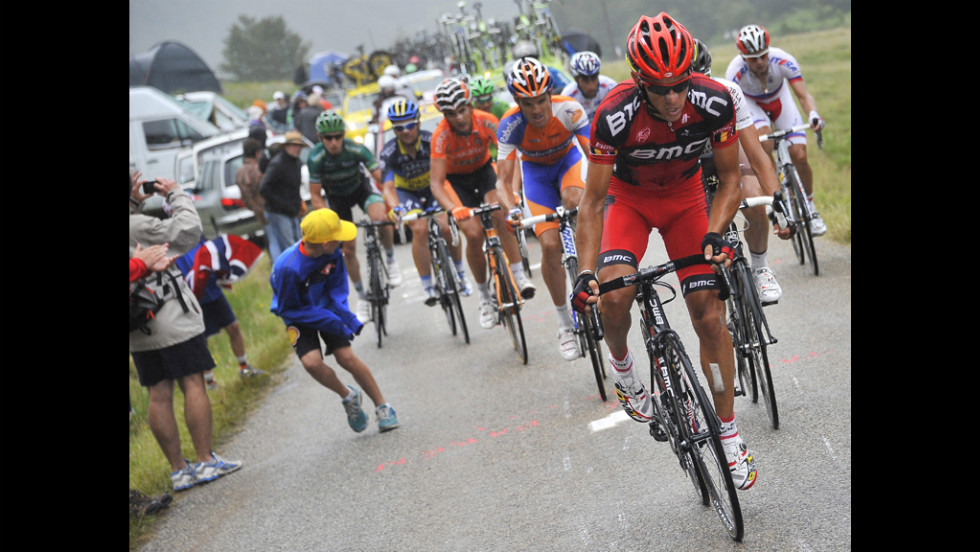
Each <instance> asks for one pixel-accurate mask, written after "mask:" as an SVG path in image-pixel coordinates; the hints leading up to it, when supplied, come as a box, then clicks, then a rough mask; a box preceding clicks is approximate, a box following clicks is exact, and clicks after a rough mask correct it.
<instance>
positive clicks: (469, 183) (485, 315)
mask: <svg viewBox="0 0 980 552" xmlns="http://www.w3.org/2000/svg"><path fill="white" fill-rule="evenodd" d="M435 102H436V107H438V108H439V111H441V112H442V114H443V116H444V119H443V120H442V121H439V124H438V125H437V126H436V129H435V130H434V131H433V132H432V151H431V153H430V161H429V179H430V186H429V189H430V190H431V191H432V195H433V196H434V197H435V198H436V201H438V202H439V204H440V205H442V206H443V207H444V208H445V209H446V210H447V211H449V212H450V213H452V215H453V218H455V219H456V222H457V224H458V225H459V228H460V230H461V231H462V232H463V234H464V235H465V236H466V261H467V262H468V263H469V265H470V272H471V273H472V274H473V280H474V281H475V282H476V287H477V291H479V293H480V326H482V327H483V328H485V329H491V328H493V327H494V326H496V325H497V307H496V306H495V304H494V300H493V297H492V296H491V295H490V288H489V284H488V282H487V267H486V264H487V263H486V258H485V257H484V253H483V239H484V237H483V227H482V225H481V224H480V221H479V220H477V219H474V218H470V217H471V212H470V209H471V208H473V207H479V206H480V204H481V203H499V201H498V194H497V191H498V189H499V190H501V191H506V188H504V187H503V184H502V183H499V182H498V179H497V172H496V169H495V168H494V165H493V162H492V159H491V158H490V146H491V145H496V143H497V122H498V121H497V118H496V117H494V116H493V115H492V114H490V113H487V112H485V111H480V110H478V109H473V106H472V105H471V104H470V102H471V98H470V91H469V87H468V86H467V85H466V83H464V82H463V81H461V80H460V79H456V78H450V79H446V80H444V81H443V82H442V83H441V84H440V85H439V86H438V87H436V90H435ZM447 180H448V181H449V182H448V185H447V184H446V181H447ZM507 193H509V192H507ZM505 206H506V205H505ZM493 218H494V223H495V225H496V227H497V233H498V235H499V236H500V243H501V245H502V246H503V248H504V253H506V254H507V258H508V259H516V262H515V261H511V264H510V269H511V272H512V273H513V274H514V280H515V281H516V282H517V286H518V288H520V290H521V296H522V297H524V298H525V299H530V298H531V297H533V296H534V291H535V288H534V284H532V283H531V282H530V281H529V280H528V278H527V276H526V275H525V274H524V266H523V265H522V264H521V254H520V250H519V249H518V247H517V238H516V237H515V236H514V234H513V233H512V232H509V231H507V226H506V225H507V223H506V211H505V210H504V209H501V210H499V211H495V212H494V214H493Z"/></svg>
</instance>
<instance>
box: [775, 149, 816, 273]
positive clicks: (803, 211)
mask: <svg viewBox="0 0 980 552" xmlns="http://www.w3.org/2000/svg"><path fill="white" fill-rule="evenodd" d="M784 171H785V175H786V177H785V179H786V186H787V187H789V189H790V196H789V197H790V203H792V208H793V211H794V215H795V216H796V220H797V224H796V236H795V237H794V239H793V250H794V251H795V252H796V256H797V258H798V259H799V261H800V264H804V262H805V258H804V257H807V258H809V259H810V264H811V265H812V266H813V275H814V276H819V275H820V264H819V263H818V262H817V250H816V248H815V247H814V245H813V233H812V232H811V231H810V218H811V215H810V209H809V207H808V206H807V201H806V195H805V194H804V192H803V181H802V180H800V174H799V173H798V172H796V167H794V166H793V165H789V166H787V167H786V168H785V169H784Z"/></svg>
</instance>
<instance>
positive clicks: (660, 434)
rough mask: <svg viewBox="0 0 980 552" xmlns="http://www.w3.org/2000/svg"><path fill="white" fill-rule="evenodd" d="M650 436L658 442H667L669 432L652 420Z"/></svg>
mask: <svg viewBox="0 0 980 552" xmlns="http://www.w3.org/2000/svg"><path fill="white" fill-rule="evenodd" d="M650 436H651V437H653V438H654V439H655V440H656V441H658V442H661V443H666V442H667V432H665V431H664V430H663V428H662V427H660V423H659V422H657V421H656V420H650Z"/></svg>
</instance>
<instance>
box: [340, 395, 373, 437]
mask: <svg viewBox="0 0 980 552" xmlns="http://www.w3.org/2000/svg"><path fill="white" fill-rule="evenodd" d="M347 388H348V389H350V390H351V391H353V392H354V398H352V399H351V400H349V401H348V400H344V401H341V402H342V403H343V405H344V410H346V411H347V423H348V424H350V428H351V429H353V430H354V431H355V432H357V433H360V432H362V431H364V429H365V428H366V427H367V414H365V413H364V410H362V409H361V392H360V391H358V390H357V389H355V388H353V387H351V386H350V385H348V386H347Z"/></svg>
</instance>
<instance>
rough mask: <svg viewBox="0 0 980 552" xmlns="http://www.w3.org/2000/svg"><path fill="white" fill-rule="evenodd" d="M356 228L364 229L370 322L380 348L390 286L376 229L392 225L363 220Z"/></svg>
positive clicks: (392, 224) (386, 315)
mask: <svg viewBox="0 0 980 552" xmlns="http://www.w3.org/2000/svg"><path fill="white" fill-rule="evenodd" d="M356 226H358V227H359V228H363V229H364V248H365V249H366V250H367V261H368V270H367V274H368V290H367V299H368V301H370V303H371V321H372V322H374V328H375V330H376V332H377V334H378V347H379V348H380V347H381V340H382V337H383V336H386V335H388V327H387V324H388V300H389V298H390V292H391V284H389V283H388V265H387V264H385V261H384V256H383V255H382V254H381V243H380V238H379V237H378V228H379V227H381V226H394V223H393V222H391V221H387V220H368V219H364V220H362V221H361V222H358V223H356Z"/></svg>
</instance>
